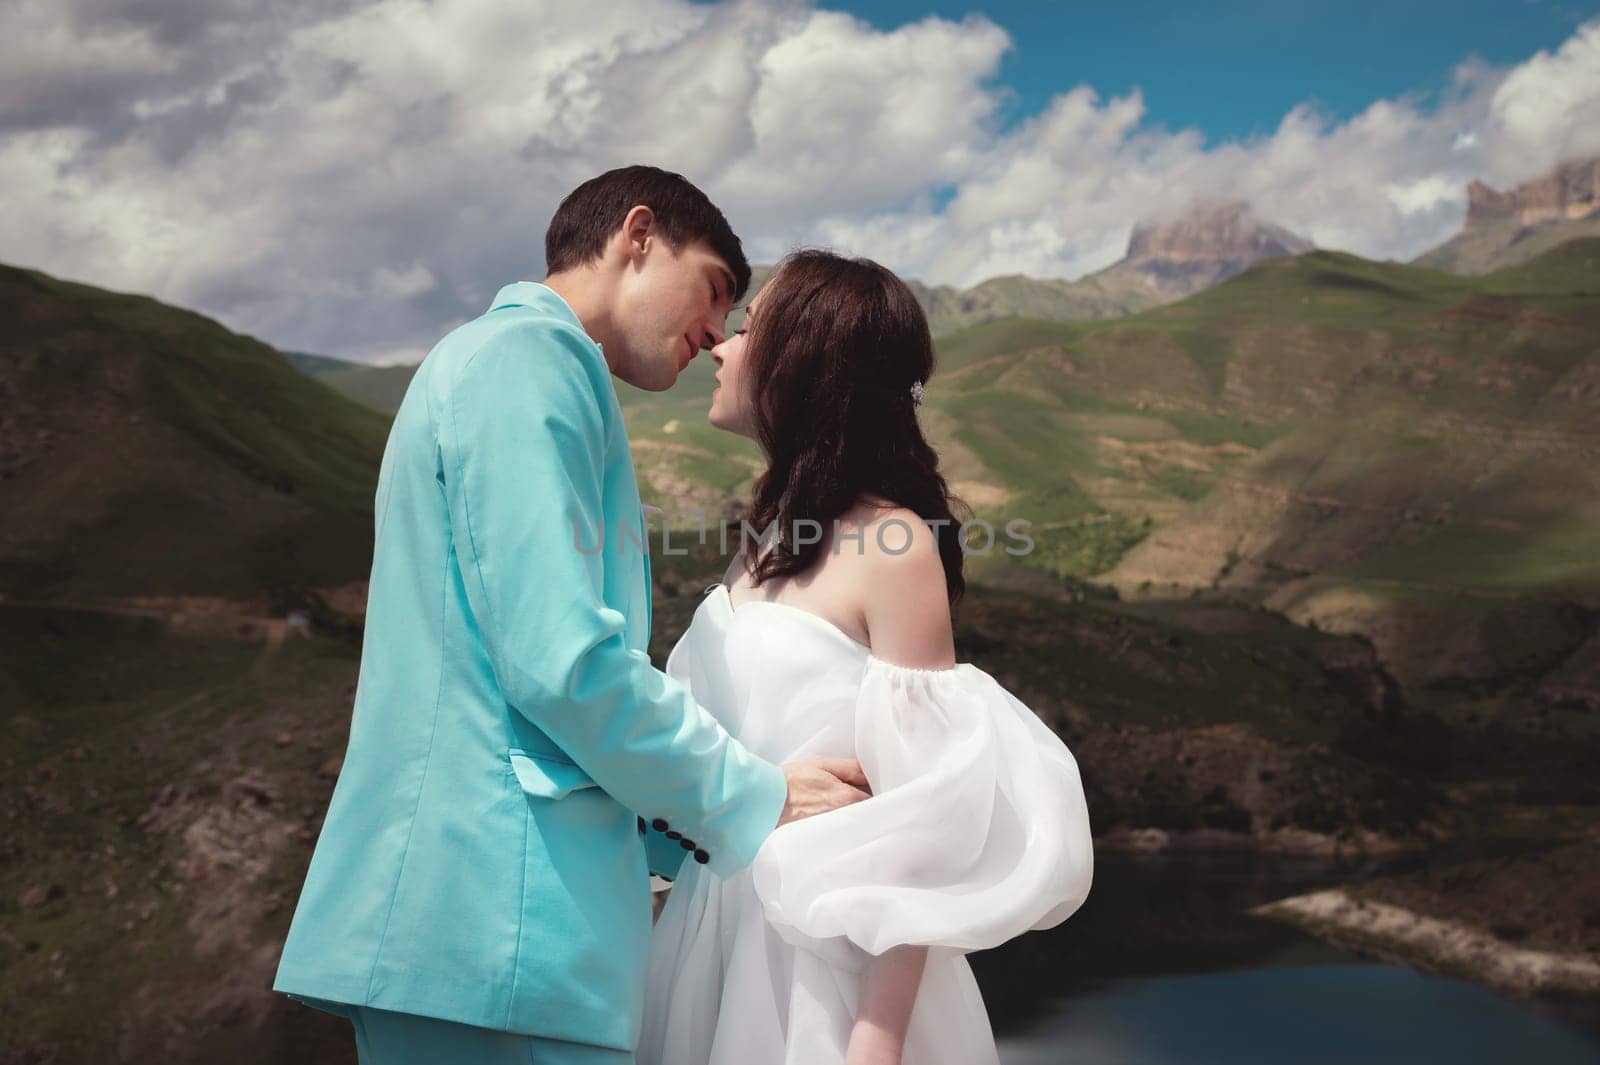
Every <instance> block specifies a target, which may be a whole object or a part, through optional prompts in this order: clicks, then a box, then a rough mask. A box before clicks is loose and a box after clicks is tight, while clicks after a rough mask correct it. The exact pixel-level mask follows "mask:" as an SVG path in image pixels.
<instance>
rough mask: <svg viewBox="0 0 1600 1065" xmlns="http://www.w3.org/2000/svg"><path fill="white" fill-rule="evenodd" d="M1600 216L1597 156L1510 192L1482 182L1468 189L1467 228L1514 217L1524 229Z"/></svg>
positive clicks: (1556, 170) (1598, 163) (1557, 169)
mask: <svg viewBox="0 0 1600 1065" xmlns="http://www.w3.org/2000/svg"><path fill="white" fill-rule="evenodd" d="M1594 215H1600V156H1594V157H1592V158H1588V159H1574V160H1571V161H1570V162H1566V163H1563V164H1561V165H1560V166H1558V167H1556V168H1555V169H1554V170H1552V171H1551V172H1550V173H1548V174H1545V175H1543V176H1541V177H1537V178H1534V179H1533V180H1532V181H1526V182H1523V183H1522V184H1521V185H1518V186H1517V187H1516V188H1514V189H1512V190H1511V191H1510V192H1501V191H1499V190H1498V189H1493V188H1490V187H1489V186H1488V185H1485V184H1484V183H1483V182H1481V181H1474V182H1473V183H1472V184H1470V185H1468V186H1467V227H1468V228H1470V227H1472V226H1473V225H1474V224H1481V223H1484V222H1489V221H1496V220H1500V219H1505V218H1514V219H1516V220H1517V222H1518V223H1520V224H1521V225H1524V226H1538V225H1545V224H1547V223H1550V222H1562V221H1575V220H1577V219H1581V218H1589V217H1591V216H1594Z"/></svg>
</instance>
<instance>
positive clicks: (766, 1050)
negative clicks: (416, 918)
mask: <svg viewBox="0 0 1600 1065" xmlns="http://www.w3.org/2000/svg"><path fill="white" fill-rule="evenodd" d="M708 593H709V594H708V595H707V596H706V598H705V600H704V601H703V602H701V604H700V606H699V608H698V609H697V610H696V611H695V615H694V619H693V621H692V622H691V624H690V625H689V628H688V631H686V632H685V633H684V635H683V637H682V639H680V640H679V641H678V643H677V645H676V646H675V647H674V648H673V650H672V654H671V656H670V657H669V658H668V660H667V672H668V673H670V674H671V675H672V676H673V677H675V678H676V679H678V680H679V681H681V682H682V683H684V684H685V685H687V686H688V687H689V688H690V690H691V691H692V692H693V693H694V696H695V698H696V699H697V700H698V701H699V703H700V704H701V705H702V706H704V707H706V708H707V709H708V710H710V711H711V712H712V713H713V714H715V715H716V716H717V717H718V719H719V720H720V721H721V722H722V724H723V726H724V727H725V728H726V729H727V730H728V731H729V732H730V733H731V734H733V735H734V736H736V737H738V739H739V740H740V741H741V742H742V743H744V744H745V745H746V746H748V747H749V748H750V749H751V750H753V751H754V752H756V753H757V754H759V755H761V756H762V757H765V758H767V759H769V760H771V761H774V762H786V761H790V760H792V759H795V758H800V757H804V756H807V755H835V756H846V757H850V756H853V757H855V758H858V759H860V761H861V766H862V769H863V770H864V771H865V773H866V775H867V778H868V780H869V781H870V782H871V785H872V791H873V794H872V797H870V798H868V799H866V800H865V801H862V802H859V803H856V804H854V805H852V806H849V807H845V808H844V809H841V810H836V811H833V812H831V813H827V814H822V815H820V816H817V817H813V818H809V819H806V820H803V821H797V822H794V823H791V824H787V825H784V826H782V827H780V828H778V829H777V830H776V831H774V832H773V834H772V835H771V837H769V839H768V840H767V842H766V843H765V844H763V845H762V848H761V850H760V852H759V853H758V854H757V856H756V859H755V861H754V862H753V863H752V864H751V865H750V866H749V867H748V868H746V869H744V870H741V871H740V872H739V873H738V874H736V875H734V876H733V877H731V878H729V879H722V878H720V877H718V876H716V875H715V874H713V873H711V872H709V871H708V870H707V868H706V867H705V866H704V865H700V864H698V863H696V862H694V861H686V862H684V864H683V868H682V870H681V872H680V874H679V876H678V878H677V880H676V882H675V883H674V884H673V888H672V892H671V894H670V895H669V896H668V898H667V903H666V906H665V908H664V909H663V910H662V913H661V917H660V919H659V921H658V922H657V924H656V927H655V934H654V939H653V941H652V946H651V954H650V974H649V981H648V984H647V989H646V997H645V1013H644V1028H643V1032H642V1035H641V1038H640V1044H639V1053H638V1060H639V1063H640V1065H779V1063H783V1065H833V1063H837V1062H842V1061H843V1060H844V1054H845V1048H846V1045H847V1043H848V1041H849V1035H850V1029H851V1027H852V1025H853V1024H854V1022H855V1014H856V1005H857V1002H858V1001H859V998H860V994H861V983H862V977H863V968H864V966H865V964H866V962H867V961H868V960H869V959H868V956H869V955H872V954H881V953H883V952H884V951H886V950H888V949H890V948H891V947H895V946H898V945H902V944H916V945H922V946H926V947H928V948H930V949H929V954H928V962H927V966H926V969H925V971H924V974H923V977H922V983H921V985H920V986H919V990H918V993H917V999H916V1005H915V1008H914V1009H913V1011H912V1017H911V1024H910V1028H909V1029H908V1031H907V1039H906V1047H905V1054H904V1058H903V1061H904V1065H983V1063H993V1062H996V1061H997V1056H996V1051H995V1043H994V1035H993V1033H992V1032H991V1030H990V1027H989V1019H988V1015H987V1013H986V1012H985V1010H984V1005H983V998H982V996H981V995H980V993H979V991H978V986H977V983H976V981H975V980H974V979H973V976H972V970H971V968H970V967H969V966H968V964H967V960H966V958H965V957H964V956H963V955H964V954H965V953H966V952H968V951H973V950H981V949H984V948H987V947H993V946H996V945H998V944H1000V943H1003V942H1005V941H1006V940H1008V939H1011V938H1013V937H1014V936H1017V935H1019V934H1021V933H1023V932H1026V931H1029V930H1030V929H1043V928H1050V927H1052V926H1054V925H1057V924H1059V923H1060V922H1062V921H1063V920H1065V919H1066V918H1067V917H1068V916H1069V915H1070V914H1071V913H1072V912H1073V911H1074V910H1076V909H1077V908H1078V907H1079V906H1080V905H1081V904H1082V903H1083V900H1084V898H1085V897H1086V896H1087V895H1088V893H1089V883H1090V879H1091V876H1092V871H1093V848H1092V844H1091V841H1090V835H1089V819H1088V813H1087V809H1086V807H1085V803H1084V795H1083V787H1082V784H1081V782H1080V780H1079V777H1078V768H1077V763H1076V762H1075V761H1074V760H1073V757H1072V755H1071V753H1070V752H1069V751H1068V750H1067V748H1066V746H1065V745H1064V744H1063V743H1062V742H1061V740H1060V739H1059V738H1058V737H1057V736H1056V735H1055V733H1053V732H1052V731H1051V730H1050V729H1049V728H1048V727H1046V726H1045V725H1044V724H1043V723H1042V722H1041V721H1040V720H1039V719H1038V717H1036V716H1035V715H1034V713H1033V712H1032V711H1031V710H1029V709H1028V707H1026V706H1025V705H1023V704H1022V703H1021V702H1020V701H1018V700H1017V699H1016V698H1015V697H1013V696H1012V695H1011V694H1010V693H1009V692H1007V691H1006V690H1005V689H1004V688H1003V687H1001V686H1000V684H998V683H997V682H996V681H995V680H994V678H992V677H991V676H989V675H988V674H987V673H985V672H983V671H982V670H980V669H978V668H977V667H975V666H972V665H970V664H961V665H957V666H955V667H954V668H952V669H947V670H917V669H908V668H905V667H901V666H895V665H892V664H889V663H887V662H884V661H882V660H881V659H878V658H876V657H874V656H873V654H872V652H871V650H870V649H869V648H868V647H866V646H865V645H863V644H861V643H859V642H858V641H856V640H854V639H852V638H851V637H850V636H848V635H846V634H845V632H844V631H843V630H842V629H839V628H837V627H836V626H834V625H833V624H832V623H830V622H828V621H826V620H824V619H823V618H821V617H820V616H818V615H816V614H812V613H810V612H808V611H805V610H802V609H799V608H797V607H793V606H789V605H787V604H782V603H771V602H765V601H761V600H752V601H751V602H748V603H745V604H743V605H741V606H739V607H738V608H737V609H735V608H734V607H733V604H732V600H731V599H730V598H729V597H728V593H727V589H726V588H725V587H724V586H723V585H720V584H718V585H713V586H711V588H710V589H708Z"/></svg>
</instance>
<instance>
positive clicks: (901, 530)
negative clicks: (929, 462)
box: [857, 506, 955, 669]
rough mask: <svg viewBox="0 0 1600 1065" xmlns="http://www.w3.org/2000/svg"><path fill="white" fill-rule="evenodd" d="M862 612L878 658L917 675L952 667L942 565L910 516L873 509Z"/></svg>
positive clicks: (861, 570)
mask: <svg viewBox="0 0 1600 1065" xmlns="http://www.w3.org/2000/svg"><path fill="white" fill-rule="evenodd" d="M862 533H863V535H862V548H861V554H860V559H859V567H858V573H857V577H858V583H857V587H858V588H859V589H860V594H861V597H862V600H861V612H862V615H863V617H864V618H865V620H866V627H867V634H868V637H869V642H870V644H871V646H872V652H873V654H874V655H876V656H877V657H878V658H881V659H883V660H885V661H888V662H893V663H895V664H897V665H903V666H913V667H916V668H918V669H940V668H944V667H947V666H950V665H953V664H954V662H955V640H954V635H953V631H952V629H953V626H952V623H951V620H950V600H949V596H948V594H947V591H946V583H945V574H944V562H943V560H942V559H941V558H940V557H939V540H938V537H937V536H936V535H935V532H934V530H933V529H932V528H930V527H929V525H928V524H927V523H926V522H924V521H923V519H922V518H921V517H920V516H919V515H918V514H917V513H916V512H915V511H913V510H909V509H907V508H905V507H895V506H888V507H875V508H873V511H872V514H871V516H870V517H868V518H866V519H865V521H864V525H863V528H862Z"/></svg>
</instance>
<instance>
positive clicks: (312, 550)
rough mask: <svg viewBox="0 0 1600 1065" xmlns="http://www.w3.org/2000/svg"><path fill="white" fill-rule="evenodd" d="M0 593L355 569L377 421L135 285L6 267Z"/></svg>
mask: <svg viewBox="0 0 1600 1065" xmlns="http://www.w3.org/2000/svg"><path fill="white" fill-rule="evenodd" d="M0 302H3V303H4V305H5V306H6V308H7V314H6V315H5V316H4V319H3V320H0V406H3V408H4V411H5V413H4V415H3V416H0V509H3V510H4V512H5V514H6V530H5V534H4V537H3V539H0V595H4V596H6V597H8V598H12V599H19V600H40V599H51V600H58V601H66V600H95V601H103V600H107V599H116V598H120V597H126V596H139V595H191V596H225V597H232V598H240V599H242V598H249V597H252V596H257V595H261V594H270V593H282V592H284V591H286V590H288V589H293V588H303V587H307V586H313V585H331V584H336V583H340V582H345V581H351V580H359V579H362V578H364V577H365V576H366V574H367V571H368V569H369V568H370V565H371V537H372V518H371V511H372V493H373V490H374V487H375V485H376V473H377V463H378V460H379V458H380V457H381V455H382V450H383V442H384V438H385V434H386V432H387V424H388V421H387V419H386V418H385V417H384V416H383V415H381V414H379V413H378V412H376V411H373V410H370V409H368V408H366V407H363V406H361V405H359V404H357V403H354V402H352V401H350V400H349V399H347V398H345V397H344V396H341V395H339V394H338V393H336V392H334V391H332V390H331V389H328V388H324V387H322V386H321V385H318V384H315V383H314V382H312V381H310V380H308V379H307V378H306V377H305V376H304V375H303V374H301V373H298V372H296V370H295V368H294V367H293V366H292V365H291V364H290V363H289V362H288V361H286V360H285V359H284V357H283V356H282V355H280V354H279V353H278V352H277V351H275V350H274V349H272V348H270V347H268V346H267V345H266V344H263V343H261V342H260V341H258V340H254V339H252V338H250V337H245V336H240V335H238V334H236V333H232V332H229V331H228V330H227V329H225V328H223V327H222V326H221V325H219V324H217V323H216V322H214V321H212V320H210V319H208V318H204V317H202V316H200V315H198V314H194V313H191V312H189V311H184V310H179V309H177V308H174V307H168V306H165V305H163V304H161V303H158V302H157V301H155V300H153V299H149V298H146V297H143V296H129V295H121V294H118V293H112V292H106V291H104V290H101V289H96V288H91V287H90V286H87V285H79V284H73V283H71V282H66V281H60V280H57V279H55V278H52V277H49V276H48V275H46V274H43V273H40V272H38V271H34V270H20V269H16V268H12V267H0Z"/></svg>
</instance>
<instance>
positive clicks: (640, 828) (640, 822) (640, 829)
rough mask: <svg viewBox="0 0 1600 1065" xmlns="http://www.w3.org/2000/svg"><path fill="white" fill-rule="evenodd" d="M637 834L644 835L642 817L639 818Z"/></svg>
mask: <svg viewBox="0 0 1600 1065" xmlns="http://www.w3.org/2000/svg"><path fill="white" fill-rule="evenodd" d="M639 835H641V836H642V835H644V818H642V817H641V818H639Z"/></svg>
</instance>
